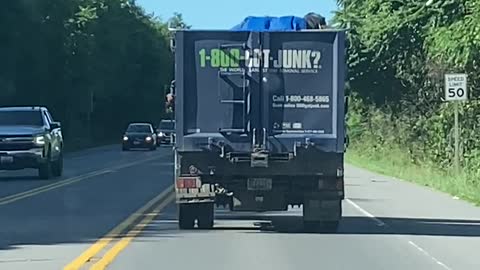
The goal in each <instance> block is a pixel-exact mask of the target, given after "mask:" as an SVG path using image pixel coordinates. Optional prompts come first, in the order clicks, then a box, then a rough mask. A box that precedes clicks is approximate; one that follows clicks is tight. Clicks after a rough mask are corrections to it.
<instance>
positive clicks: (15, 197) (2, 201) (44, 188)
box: [0, 157, 159, 206]
mask: <svg viewBox="0 0 480 270" xmlns="http://www.w3.org/2000/svg"><path fill="white" fill-rule="evenodd" d="M158 158H159V157H152V158H147V159H142V160H137V161H135V162H130V163H127V164H122V165H118V166H114V167H111V168H107V169H101V170H96V171H93V172H89V173H86V174H83V175H80V176H75V177H72V178H68V179H65V180H61V181H58V182H55V183H52V184H48V185H44V186H41V187H37V188H34V189H30V190H27V191H24V192H20V193H16V194H13V195H9V196H6V197H2V198H0V206H2V205H6V204H10V203H13V202H16V201H18V200H21V199H25V198H29V197H32V196H35V195H38V194H41V193H44V192H47V191H49V190H53V189H57V188H60V187H63V186H67V185H71V184H74V183H77V182H80V181H83V180H86V179H90V178H93V177H95V176H99V175H102V174H107V173H111V172H112V171H115V170H120V169H123V168H127V167H132V166H135V165H137V164H140V163H144V162H147V161H151V160H154V159H158Z"/></svg>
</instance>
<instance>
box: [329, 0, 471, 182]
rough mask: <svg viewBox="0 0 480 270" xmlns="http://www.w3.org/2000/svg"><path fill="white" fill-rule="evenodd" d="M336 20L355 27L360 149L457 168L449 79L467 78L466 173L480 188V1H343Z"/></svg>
mask: <svg viewBox="0 0 480 270" xmlns="http://www.w3.org/2000/svg"><path fill="white" fill-rule="evenodd" d="M338 4H339V7H340V10H339V11H338V12H337V13H336V15H335V18H334V21H335V23H336V24H337V25H338V26H340V27H345V28H348V29H349V30H348V43H349V45H348V49H347V50H348V91H349V93H350V94H351V96H352V97H353V100H354V102H352V111H351V114H350V116H349V122H348V123H349V129H350V135H351V136H352V142H354V141H355V142H356V143H355V147H357V148H361V149H362V150H365V151H369V149H371V150H372V151H379V149H384V150H385V153H388V151H389V150H391V149H393V148H396V149H400V150H401V151H403V152H404V153H407V155H408V157H409V159H410V161H411V162H412V163H417V164H429V165H432V166H435V167H436V168H440V169H442V170H448V169H449V168H450V166H451V164H452V163H453V156H454V139H453V138H454V131H453V123H454V120H453V119H454V118H453V113H454V110H453V104H451V103H447V102H445V101H444V74H445V73H467V74H468V82H469V88H470V90H471V91H470V93H469V99H470V100H469V101H468V102H465V103H462V104H461V105H460V107H461V108H460V126H461V130H460V135H461V141H460V152H461V163H462V167H463V170H464V172H466V173H467V174H468V175H469V177H468V178H469V179H470V180H471V181H473V182H475V183H476V185H477V184H478V180H476V179H478V174H479V169H480V132H478V127H479V123H480V122H479V120H480V118H479V115H480V114H479V113H480V103H479V102H478V97H479V92H478V91H476V89H477V88H478V84H479V76H480V69H479V65H478V62H479V53H480V48H479V47H480V31H479V25H480V16H479V14H480V13H479V12H480V1H479V0H464V1H451V0H429V1H427V0H425V1H417V0H403V1H396V0H339V1H338Z"/></svg>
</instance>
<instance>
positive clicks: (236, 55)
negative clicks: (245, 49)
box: [230, 49, 240, 67]
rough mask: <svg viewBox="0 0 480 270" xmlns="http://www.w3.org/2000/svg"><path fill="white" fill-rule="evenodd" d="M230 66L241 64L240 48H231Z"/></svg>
mask: <svg viewBox="0 0 480 270" xmlns="http://www.w3.org/2000/svg"><path fill="white" fill-rule="evenodd" d="M230 66H231V67H239V66H240V49H231V50H230Z"/></svg>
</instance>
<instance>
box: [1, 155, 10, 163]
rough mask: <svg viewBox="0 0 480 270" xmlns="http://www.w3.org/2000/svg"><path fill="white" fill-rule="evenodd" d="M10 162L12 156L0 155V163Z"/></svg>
mask: <svg viewBox="0 0 480 270" xmlns="http://www.w3.org/2000/svg"><path fill="white" fill-rule="evenodd" d="M12 162H13V157H9V156H1V157H0V163H12Z"/></svg>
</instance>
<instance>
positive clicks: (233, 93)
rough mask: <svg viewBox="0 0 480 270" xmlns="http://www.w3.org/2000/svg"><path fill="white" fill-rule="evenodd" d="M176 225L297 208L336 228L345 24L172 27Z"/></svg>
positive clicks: (310, 222)
mask: <svg viewBox="0 0 480 270" xmlns="http://www.w3.org/2000/svg"><path fill="white" fill-rule="evenodd" d="M172 44H174V47H175V49H174V51H175V63H176V64H175V119H176V135H177V139H176V143H175V148H174V152H175V190H176V203H177V204H178V218H179V227H180V228H181V229H191V228H194V225H195V221H197V225H198V227H199V228H207V229H208V228H212V227H213V224H214V208H215V205H229V206H230V209H231V210H232V211H279V210H287V209H288V206H289V205H293V206H299V205H301V206H302V207H303V221H304V225H305V226H306V227H307V228H312V229H322V228H325V229H328V230H336V228H337V226H338V224H339V221H340V219H341V216H342V200H343V199H344V181H343V178H344V150H345V145H344V143H345V138H346V135H345V114H346V107H347V106H346V104H347V102H346V99H345V97H344V96H345V94H344V85H345V78H344V77H345V31H343V30H333V29H318V30H305V31H267V32H261V31H199V30H181V31H177V32H176V33H175V38H174V43H172Z"/></svg>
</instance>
